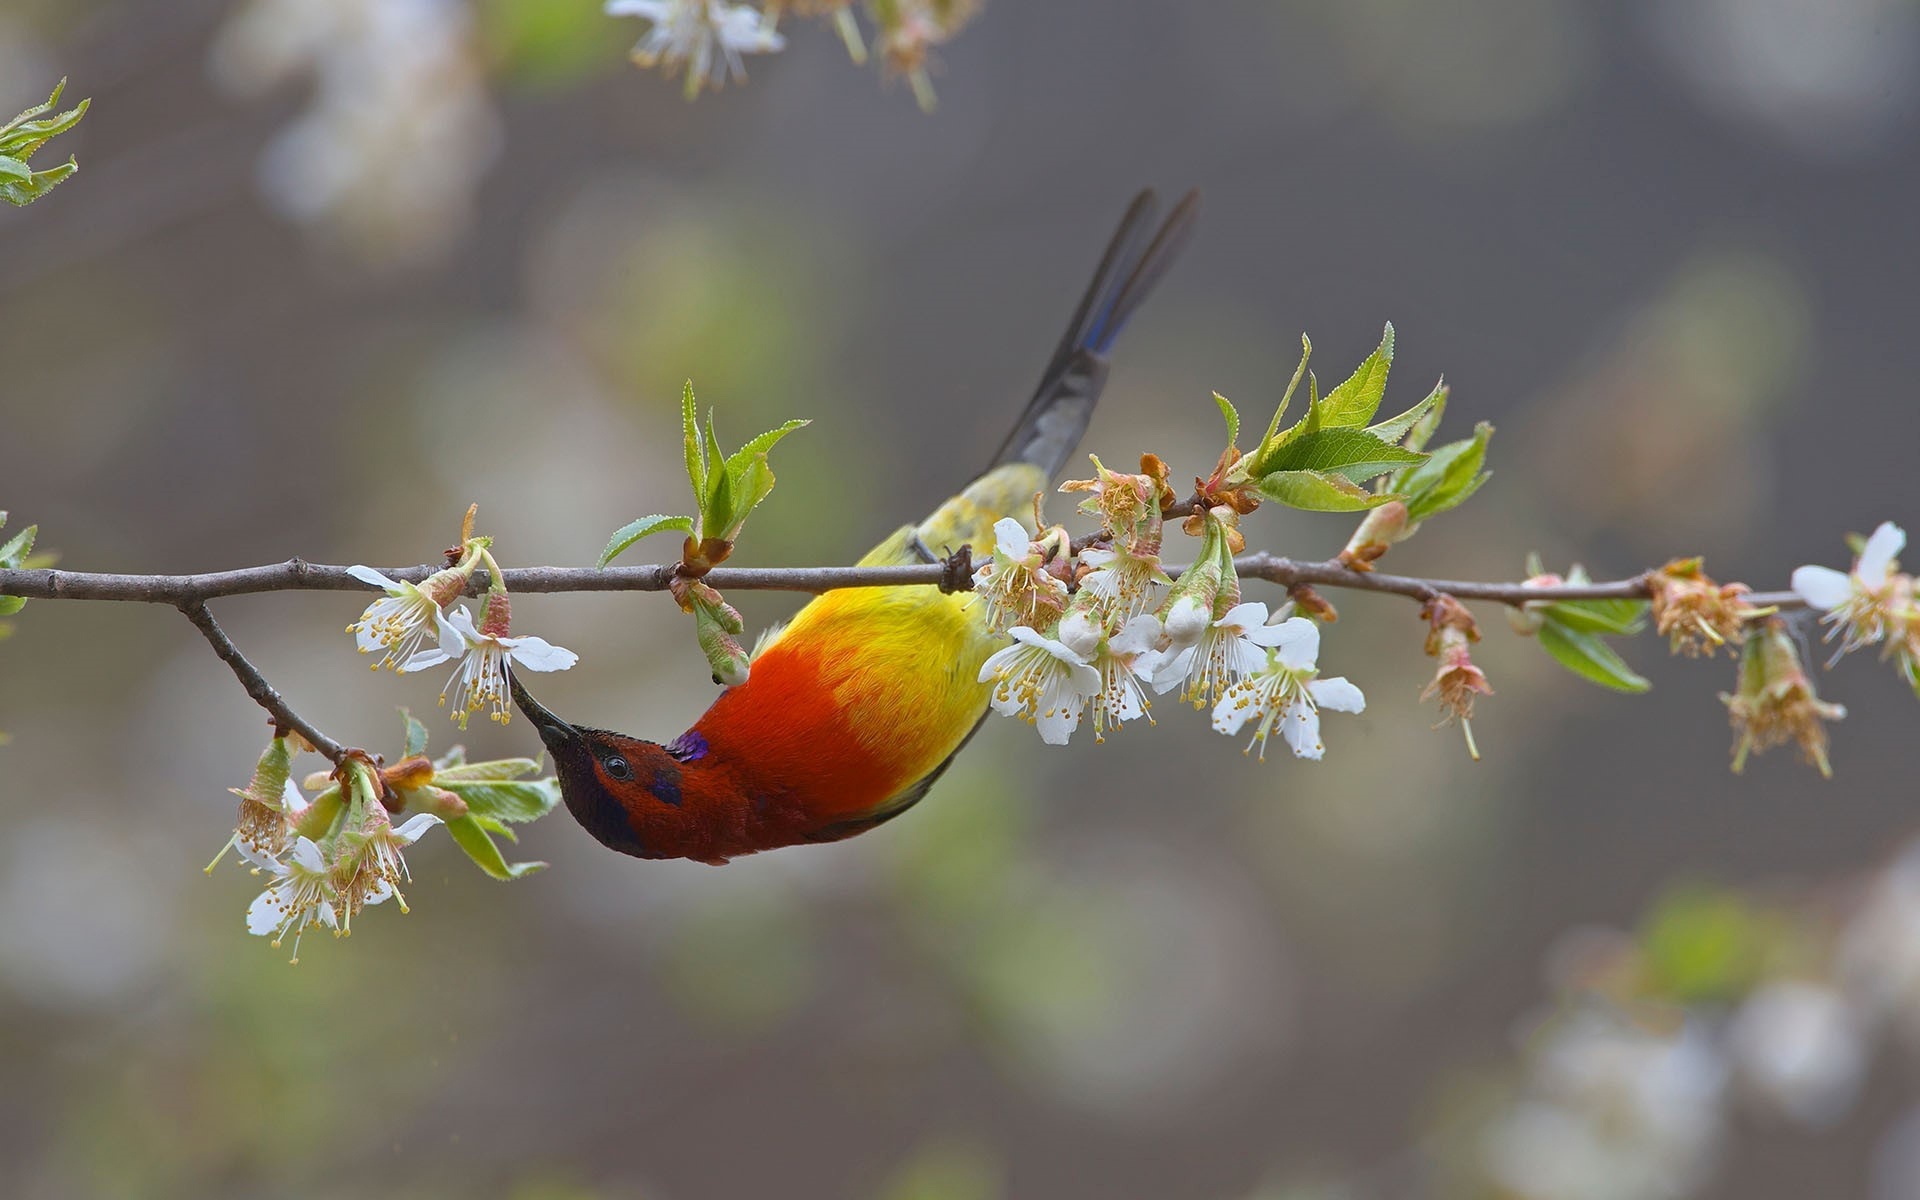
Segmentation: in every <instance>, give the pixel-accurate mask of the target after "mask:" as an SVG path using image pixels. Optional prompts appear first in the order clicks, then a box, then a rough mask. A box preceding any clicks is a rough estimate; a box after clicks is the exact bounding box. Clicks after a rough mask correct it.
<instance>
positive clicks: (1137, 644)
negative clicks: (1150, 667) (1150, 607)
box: [1107, 613, 1160, 670]
mask: <svg viewBox="0 0 1920 1200" xmlns="http://www.w3.org/2000/svg"><path fill="white" fill-rule="evenodd" d="M1159 641H1160V618H1159V617H1156V616H1154V615H1153V614H1152V613H1142V614H1141V615H1139V616H1137V617H1135V618H1133V619H1132V620H1131V621H1128V622H1127V623H1126V625H1125V626H1124V627H1123V628H1122V629H1121V630H1120V632H1119V633H1116V634H1114V635H1113V637H1112V638H1110V639H1108V641H1107V648H1108V649H1109V650H1111V651H1112V652H1113V653H1115V654H1143V653H1145V652H1146V651H1148V650H1151V649H1153V648H1154V646H1155V645H1157V644H1158V643H1159ZM1134 669H1135V670H1139V666H1138V664H1136V665H1135V667H1134Z"/></svg>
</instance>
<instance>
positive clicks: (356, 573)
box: [347, 563, 400, 596]
mask: <svg viewBox="0 0 1920 1200" xmlns="http://www.w3.org/2000/svg"><path fill="white" fill-rule="evenodd" d="M347 574H349V575H351V576H353V577H354V578H355V579H358V580H359V581H360V582H361V583H370V584H372V585H373V586H374V587H377V588H382V589H384V590H385V591H386V593H387V594H388V595H389V596H397V595H399V594H400V585H399V584H397V583H395V582H394V581H393V580H391V579H388V578H387V577H386V576H385V575H382V574H381V573H380V572H378V571H376V570H374V569H373V568H372V567H363V566H361V565H360V564H359V563H355V564H353V565H352V566H350V567H348V568H347Z"/></svg>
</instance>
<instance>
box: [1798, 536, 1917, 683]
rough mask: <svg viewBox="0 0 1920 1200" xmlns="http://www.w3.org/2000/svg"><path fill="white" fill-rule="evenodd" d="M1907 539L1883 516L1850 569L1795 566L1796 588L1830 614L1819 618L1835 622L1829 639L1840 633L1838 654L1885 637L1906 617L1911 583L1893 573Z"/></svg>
mask: <svg viewBox="0 0 1920 1200" xmlns="http://www.w3.org/2000/svg"><path fill="white" fill-rule="evenodd" d="M1906 544H1907V534H1906V531H1905V530H1903V529H1901V528H1900V527H1899V526H1898V525H1895V524H1894V523H1893V522H1892V521H1883V522H1881V524H1880V527H1879V528H1878V529H1875V530H1874V531H1873V535H1872V536H1871V537H1869V538H1868V539H1867V544H1866V545H1865V546H1864V547H1862V548H1861V551H1860V557H1859V559H1858V561H1856V562H1855V563H1854V564H1853V570H1852V572H1850V573H1843V572H1840V571H1836V570H1834V569H1833V568H1832V567H1821V566H1805V567H1797V568H1795V569H1794V572H1793V590H1794V591H1795V592H1797V593H1798V594H1799V596H1800V598H1801V599H1802V600H1805V601H1806V602H1807V603H1808V604H1809V605H1810V606H1812V607H1813V608H1816V609H1819V610H1820V611H1821V612H1823V613H1825V614H1826V615H1825V616H1824V617H1822V618H1821V620H1822V621H1823V622H1824V623H1825V624H1827V625H1829V626H1831V627H1832V628H1830V629H1829V630H1828V631H1827V640H1828V641H1832V640H1833V639H1835V638H1839V639H1840V649H1839V651H1838V652H1837V653H1836V654H1835V655H1834V657H1835V658H1838V657H1839V656H1840V655H1842V654H1846V653H1849V652H1850V651H1853V650H1857V649H1859V648H1860V647H1862V646H1871V645H1873V644H1875V643H1877V642H1879V641H1881V640H1883V639H1884V638H1886V636H1887V635H1888V633H1889V632H1892V631H1894V630H1896V629H1897V628H1898V627H1899V625H1900V623H1901V622H1903V621H1904V620H1906V619H1907V617H1908V612H1907V610H1908V609H1910V608H1911V606H1912V596H1911V594H1903V593H1906V592H1908V589H1903V588H1902V587H1901V586H1900V584H1901V579H1900V577H1898V576H1896V575H1895V573H1894V567H1895V562H1894V559H1895V557H1896V556H1897V555H1898V554H1899V553H1900V551H1901V550H1902V549H1904V548H1905V547H1906Z"/></svg>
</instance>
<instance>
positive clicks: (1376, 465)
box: [1266, 429, 1425, 483]
mask: <svg viewBox="0 0 1920 1200" xmlns="http://www.w3.org/2000/svg"><path fill="white" fill-rule="evenodd" d="M1423 461H1425V456H1424V455H1422V454H1419V453H1417V452H1416V451H1412V450H1408V449H1405V448H1404V447H1401V446H1396V445H1394V444H1393V443H1391V442H1383V441H1381V440H1380V439H1379V438H1377V437H1375V436H1374V435H1373V434H1371V433H1368V432H1367V431H1366V430H1364V429H1320V430H1316V431H1315V432H1312V433H1308V434H1305V435H1303V436H1301V437H1298V438H1295V439H1294V440H1292V441H1290V442H1288V443H1287V444H1286V445H1284V446H1282V447H1280V449H1279V450H1278V451H1277V452H1276V453H1275V454H1274V455H1273V456H1272V458H1271V460H1270V461H1269V462H1268V463H1267V464H1266V466H1267V467H1268V468H1270V471H1269V473H1271V472H1272V471H1319V472H1327V473H1334V474H1339V475H1344V476H1346V477H1347V478H1348V479H1351V480H1353V481H1354V482H1356V483H1358V482H1360V481H1362V480H1366V479H1371V478H1373V477H1374V476H1375V475H1384V474H1386V473H1387V472H1388V471H1392V470H1394V469H1396V468H1399V467H1405V466H1410V465H1412V464H1415V463H1419V462H1423Z"/></svg>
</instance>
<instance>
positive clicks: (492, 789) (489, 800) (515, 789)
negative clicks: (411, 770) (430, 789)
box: [434, 775, 560, 822]
mask: <svg viewBox="0 0 1920 1200" xmlns="http://www.w3.org/2000/svg"><path fill="white" fill-rule="evenodd" d="M434 782H435V783H436V784H438V785H440V786H441V787H444V788H446V789H447V790H448V791H450V792H452V793H453V794H454V795H456V796H459V797H460V798H461V799H462V800H465V801H466V802H467V808H468V810H469V811H471V812H472V813H474V814H475V815H476V816H482V817H492V818H494V819H495V820H498V821H521V822H525V821H538V820H539V819H540V818H541V817H544V816H546V815H547V814H548V813H550V812H552V811H553V807H554V805H556V804H558V803H560V783H559V781H558V780H556V779H554V778H552V777H548V778H546V779H521V780H514V781H498V782H493V783H460V782H453V783H450V782H448V781H447V778H446V777H445V776H444V775H443V776H439V777H437V778H435V780H434Z"/></svg>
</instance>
